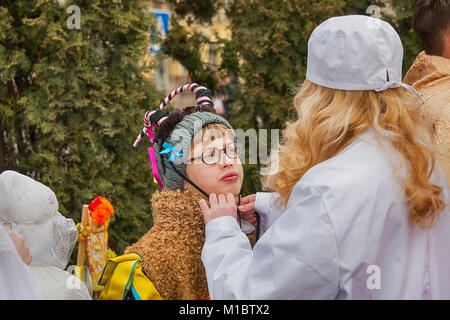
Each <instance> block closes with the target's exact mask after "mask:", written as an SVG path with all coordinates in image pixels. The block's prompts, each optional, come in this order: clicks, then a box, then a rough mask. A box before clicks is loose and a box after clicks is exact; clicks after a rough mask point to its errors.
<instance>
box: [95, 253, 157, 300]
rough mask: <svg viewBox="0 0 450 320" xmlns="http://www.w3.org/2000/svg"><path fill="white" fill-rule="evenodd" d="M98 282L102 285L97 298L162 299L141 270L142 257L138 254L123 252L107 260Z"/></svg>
mask: <svg viewBox="0 0 450 320" xmlns="http://www.w3.org/2000/svg"><path fill="white" fill-rule="evenodd" d="M98 284H99V285H100V286H104V289H103V290H102V292H101V293H100V296H99V300H126V299H131V300H162V298H161V296H160V295H159V293H158V291H157V290H156V288H155V286H154V285H153V283H152V282H151V281H150V279H149V278H147V277H146V276H145V274H144V273H143V272H142V259H141V257H140V256H139V255H138V254H134V253H132V254H124V255H121V256H117V257H115V258H113V259H110V260H108V262H107V263H106V266H105V268H104V269H103V273H102V276H101V277H100V280H99V282H98Z"/></svg>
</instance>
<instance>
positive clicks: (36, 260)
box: [0, 171, 77, 269]
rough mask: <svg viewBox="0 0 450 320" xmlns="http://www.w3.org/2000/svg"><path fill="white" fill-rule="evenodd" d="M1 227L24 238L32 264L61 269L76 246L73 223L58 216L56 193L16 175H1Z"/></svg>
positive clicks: (6, 172) (6, 173) (21, 175)
mask: <svg viewBox="0 0 450 320" xmlns="http://www.w3.org/2000/svg"><path fill="white" fill-rule="evenodd" d="M0 223H1V224H3V225H6V226H8V227H9V228H10V229H11V230H12V231H14V232H15V233H20V234H22V235H23V236H24V238H25V242H26V243H27V244H28V246H29V247H30V251H31V254H32V256H33V260H32V263H33V264H45V265H52V266H55V267H58V268H61V269H64V268H65V267H66V266H67V263H68V262H69V259H70V255H71V253H72V250H73V248H74V247H75V244H76V237H77V229H76V226H75V223H74V222H73V220H72V219H67V218H65V217H63V216H62V215H61V214H60V213H59V212H58V200H57V199H56V196H55V193H54V192H53V191H52V190H50V188H48V187H46V186H45V185H43V184H42V183H40V182H37V181H35V180H33V179H31V178H30V177H27V176H25V175H23V174H20V173H17V172H15V171H4V172H3V173H2V174H0Z"/></svg>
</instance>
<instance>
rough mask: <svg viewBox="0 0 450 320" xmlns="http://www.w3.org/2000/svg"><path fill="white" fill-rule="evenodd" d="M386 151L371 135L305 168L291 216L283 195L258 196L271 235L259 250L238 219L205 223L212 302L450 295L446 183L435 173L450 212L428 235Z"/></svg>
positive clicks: (290, 203)
mask: <svg viewBox="0 0 450 320" xmlns="http://www.w3.org/2000/svg"><path fill="white" fill-rule="evenodd" d="M383 146H384V147H383V148H382V147H381V146H380V145H379V144H378V142H377V140H376V138H375V134H374V132H373V130H372V129H370V130H368V131H367V132H366V133H364V134H363V135H361V136H360V137H359V138H358V139H357V140H355V141H354V142H353V143H351V144H350V145H349V146H347V147H346V148H345V149H344V150H343V151H342V152H340V153H339V154H338V155H336V156H335V157H333V158H331V159H329V160H327V161H324V162H322V163H320V164H318V165H316V166H314V167H312V168H311V169H310V170H308V171H307V173H306V174H305V175H304V176H303V177H302V178H301V179H300V180H299V181H298V182H297V184H296V185H295V187H294V189H293V191H292V193H291V196H290V198H289V201H288V204H287V207H286V208H285V209H284V210H278V209H277V207H276V206H274V204H273V200H274V199H275V198H276V197H277V194H275V193H273V194H272V193H257V194H256V202H255V209H256V211H257V212H258V213H259V214H260V215H261V222H262V226H263V227H264V228H265V229H266V230H265V232H264V234H263V235H262V237H261V238H260V240H259V241H258V242H257V244H256V245H255V247H254V248H253V250H252V249H251V247H250V243H249V241H248V239H247V237H246V236H245V235H244V234H243V233H242V232H241V230H240V229H239V225H238V223H237V221H236V219H234V218H233V217H230V216H225V217H220V218H216V219H213V220H211V221H210V222H208V224H207V225H206V229H205V232H206V241H205V244H204V247H203V250H202V261H203V264H204V266H205V270H206V276H207V281H208V288H209V293H210V296H211V299H450V212H449V209H448V206H449V192H448V188H447V186H446V185H445V182H444V181H445V180H444V178H443V176H442V175H438V174H437V173H435V174H434V175H433V178H432V181H433V182H434V183H437V184H439V185H440V186H442V187H443V189H444V192H443V195H442V199H443V200H444V201H445V203H446V208H445V209H444V211H441V213H440V216H439V219H438V221H437V222H436V224H435V225H434V226H433V228H431V229H422V228H420V227H419V226H418V225H416V224H415V223H414V222H413V221H411V219H410V218H409V212H408V209H407V205H406V202H405V201H404V190H403V188H402V186H401V184H400V183H399V181H398V180H397V179H396V177H395V174H394V169H393V163H397V164H398V163H401V161H399V158H398V157H399V155H398V153H397V152H396V151H395V150H394V149H393V148H392V146H391V145H390V144H387V143H383ZM396 157H397V158H396ZM388 159H392V160H391V161H389V160H388ZM396 159H397V160H396ZM436 171H438V169H436ZM400 172H401V174H404V173H405V172H406V170H405V167H404V166H403V169H401V170H400ZM281 211H283V212H281Z"/></svg>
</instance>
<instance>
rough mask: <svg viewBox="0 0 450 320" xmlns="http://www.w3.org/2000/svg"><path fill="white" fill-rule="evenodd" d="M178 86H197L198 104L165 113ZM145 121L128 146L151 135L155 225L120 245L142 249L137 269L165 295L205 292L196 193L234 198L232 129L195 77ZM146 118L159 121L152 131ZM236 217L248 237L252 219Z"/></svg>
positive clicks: (252, 237)
mask: <svg viewBox="0 0 450 320" xmlns="http://www.w3.org/2000/svg"><path fill="white" fill-rule="evenodd" d="M184 91H192V92H194V93H195V95H196V102H197V106H194V107H186V108H184V109H183V110H175V111H174V112H172V113H171V114H168V113H167V112H165V111H163V107H164V106H165V105H166V104H167V103H168V102H169V101H170V100H171V99H172V98H173V97H174V96H175V95H177V94H179V93H181V92H184ZM144 124H145V125H146V127H145V128H144V130H143V133H142V134H141V136H140V137H138V139H137V141H136V142H135V144H134V146H135V147H136V146H137V143H138V142H139V141H140V139H141V138H142V137H143V136H145V135H148V136H149V138H150V139H151V141H152V142H153V143H154V144H153V148H154V149H152V150H151V151H150V152H151V153H150V158H151V159H152V166H153V173H154V176H155V178H156V180H157V181H158V183H159V184H160V186H161V187H162V190H161V191H159V192H155V194H153V196H152V200H151V206H152V215H153V222H154V225H153V227H152V228H151V229H150V230H149V231H148V232H147V233H146V234H145V235H144V236H142V237H141V238H140V239H139V240H138V241H137V242H136V243H134V244H133V245H131V246H129V247H128V248H127V249H126V250H125V253H126V254H129V253H137V254H139V255H140V256H141V257H142V269H143V271H144V273H145V274H146V275H147V277H148V278H149V279H150V280H151V281H152V282H153V284H154V285H155V288H156V289H157V291H158V292H159V294H160V295H161V297H162V298H163V299H206V298H207V297H208V296H209V293H208V286H207V283H206V275H205V271H204V268H203V264H202V261H201V258H200V255H201V250H202V247H203V243H204V241H205V228H204V222H203V217H202V213H201V210H200V207H199V201H200V199H208V196H209V194H211V193H220V192H223V191H226V192H230V193H232V194H233V195H234V199H233V201H239V194H240V191H241V186H242V181H243V178H244V174H243V169H242V164H241V162H240V160H239V157H238V153H237V146H236V137H235V133H234V131H233V129H232V127H231V125H230V124H229V123H228V121H227V120H225V119H224V118H223V117H221V116H219V115H217V114H215V109H214V108H213V103H212V99H211V93H210V91H209V90H208V89H207V88H205V87H202V86H199V85H197V84H190V85H185V86H182V87H180V88H179V89H177V90H175V91H173V92H172V93H171V94H170V95H169V96H168V98H166V99H165V100H164V102H163V103H162V104H161V106H160V108H158V109H157V110H156V111H150V112H147V113H146V115H145V118H144ZM151 126H155V127H157V129H158V131H157V134H156V136H155V137H153V131H151V130H152V127H151ZM153 150H154V152H153ZM246 218H247V217H246ZM240 225H241V228H242V230H243V231H244V232H245V233H246V234H247V236H248V239H249V243H250V244H251V245H254V243H255V241H256V229H255V227H254V226H253V225H251V224H250V223H248V222H247V221H245V220H244V219H242V220H240Z"/></svg>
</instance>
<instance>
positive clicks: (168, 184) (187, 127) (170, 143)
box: [133, 83, 236, 190]
mask: <svg viewBox="0 0 450 320" xmlns="http://www.w3.org/2000/svg"><path fill="white" fill-rule="evenodd" d="M184 91H192V92H194V94H195V96H196V102H197V105H198V106H211V107H213V106H214V104H213V101H212V97H211V92H210V91H209V90H208V89H207V88H205V87H202V86H199V85H198V84H195V83H193V84H187V85H184V86H181V87H179V88H178V89H176V90H174V91H172V92H171V93H170V94H169V95H168V96H167V97H166V99H165V100H164V101H163V102H162V103H161V105H160V106H159V110H158V109H157V110H154V111H148V112H147V113H146V114H145V116H144V125H145V128H144V130H143V131H142V133H141V135H140V136H138V138H137V139H136V141H135V143H134V145H133V146H134V147H136V145H137V143H138V142H139V141H140V139H142V137H143V136H144V135H148V132H149V131H150V132H152V131H151V128H149V127H150V125H153V126H160V125H161V123H162V122H164V120H166V119H167V117H168V113H166V112H165V111H162V110H163V108H164V107H165V106H166V105H167V104H168V103H169V101H170V100H171V99H173V97H174V96H175V95H177V94H179V93H181V92H184ZM211 123H217V124H221V125H224V126H225V127H226V128H227V129H229V132H230V133H231V134H232V135H233V139H234V141H235V142H236V135H235V132H234V130H233V128H232V127H231V125H230V124H229V123H228V121H227V120H226V119H225V118H223V117H221V116H219V115H217V114H215V113H212V112H207V111H196V112H193V113H191V114H188V115H186V116H184V118H183V119H182V120H181V121H180V122H179V123H178V124H176V125H175V126H174V128H173V129H172V130H171V131H170V133H169V135H168V136H167V138H165V139H164V140H163V141H155V143H154V145H153V147H154V157H155V159H156V163H152V166H153V174H154V175H155V178H157V177H156V174H157V175H158V176H159V179H160V180H161V182H162V184H163V186H164V187H165V188H168V189H172V190H176V189H182V190H183V189H184V179H183V177H182V176H181V175H180V174H179V173H181V174H182V175H183V176H185V175H186V164H185V163H186V161H187V160H188V159H187V157H188V155H189V153H190V150H191V145H192V140H193V139H194V136H195V135H196V134H197V133H198V132H199V131H200V130H201V129H202V128H203V127H205V126H206V125H208V124H211ZM149 129H150V130H149ZM150 134H151V133H150ZM149 138H150V140H151V142H152V143H153V142H154V141H153V137H150V136H149ZM149 152H150V151H149ZM150 157H151V155H150ZM155 166H156V167H157V172H155V168H154V167H155ZM174 168H175V170H174ZM177 171H178V172H177Z"/></svg>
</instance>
